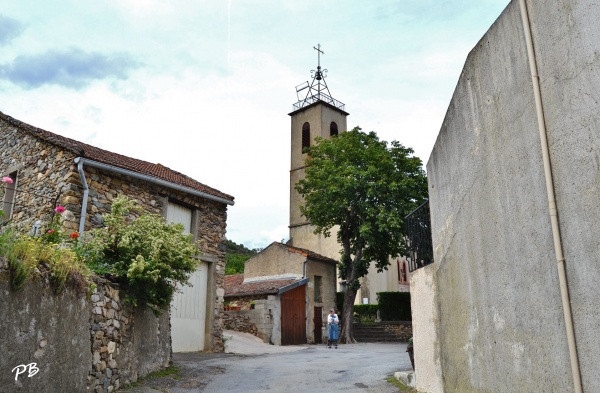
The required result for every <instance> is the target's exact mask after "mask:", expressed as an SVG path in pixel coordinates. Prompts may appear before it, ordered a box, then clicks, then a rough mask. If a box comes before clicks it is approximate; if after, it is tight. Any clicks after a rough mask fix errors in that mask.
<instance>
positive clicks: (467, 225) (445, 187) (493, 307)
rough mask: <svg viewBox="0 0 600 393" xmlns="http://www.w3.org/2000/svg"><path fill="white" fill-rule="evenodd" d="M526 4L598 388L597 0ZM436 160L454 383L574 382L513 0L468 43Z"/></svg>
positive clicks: (589, 376)
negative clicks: (475, 40)
mask: <svg viewBox="0 0 600 393" xmlns="http://www.w3.org/2000/svg"><path fill="white" fill-rule="evenodd" d="M528 6H529V7H530V13H531V15H530V19H531V23H532V26H533V40H534V44H535V46H536V53H537V55H538V56H539V58H538V65H539V70H540V72H539V74H540V81H541V84H542V98H543V100H544V109H545V112H546V117H547V125H548V131H549V144H550V153H551V159H552V163H553V167H554V177H555V180H556V187H557V202H558V208H559V217H560V221H561V225H562V226H563V239H564V240H565V245H564V248H565V256H566V259H567V272H568V278H569V285H570V289H571V294H572V295H571V300H572V303H573V309H574V317H575V329H576V334H577V338H578V341H579V351H580V359H581V362H582V377H583V381H584V391H596V390H598V389H600V380H599V378H600V377H599V376H598V375H597V372H595V370H597V364H596V363H595V361H596V360H597V359H598V357H599V356H600V352H599V351H600V345H598V344H599V343H598V340H599V338H598V335H597V327H598V326H599V325H600V317H599V316H598V313H595V312H593V305H594V304H598V301H599V300H600V299H599V292H598V289H597V285H595V286H594V283H597V282H598V279H599V278H600V271H599V268H598V264H597V263H596V262H594V261H597V260H598V256H599V255H598V253H599V252H600V247H598V246H599V244H600V242H599V240H598V236H597V235H595V234H597V233H598V232H599V229H600V228H598V224H597V223H598V222H600V220H598V218H600V217H598V215H599V214H600V210H599V209H598V205H599V202H598V201H599V200H600V198H599V196H600V195H598V193H599V192H600V191H599V187H598V186H599V185H600V184H599V178H598V168H599V164H598V162H600V159H599V157H598V150H600V138H598V133H597V126H598V124H597V123H598V120H597V109H598V105H597V102H598V100H597V99H596V97H597V96H598V93H597V92H598V91H600V89H599V87H600V86H599V83H600V77H599V76H598V75H600V74H599V73H598V66H599V57H598V55H597V48H598V47H599V45H598V44H599V42H600V40H599V37H600V34H598V32H597V29H596V28H595V24H596V22H595V21H597V20H598V18H599V17H600V7H599V6H598V2H596V1H575V2H567V1H561V2H559V3H557V4H552V5H547V4H544V3H540V2H528ZM427 168H428V174H429V191H430V201H431V217H432V228H433V242H434V253H435V260H436V262H435V263H436V269H437V272H436V273H437V286H438V296H439V318H440V321H441V324H440V327H441V331H440V337H441V340H440V359H441V362H442V368H443V375H444V385H445V389H446V391H448V392H453V391H455V392H496V391H507V390H508V391H511V392H532V391H560V392H570V391H573V384H572V379H571V373H570V364H569V361H568V351H567V344H566V342H567V339H566V334H565V325H564V322H563V311H562V305H561V298H560V291H559V285H558V276H557V272H556V256H555V252H554V246H553V243H552V233H551V228H550V219H549V215H548V208H547V206H548V203H547V196H546V184H545V179H544V176H543V163H542V155H541V148H540V139H539V134H538V125H537V119H536V114H535V104H534V96H533V88H532V82H531V75H530V71H529V65H528V59H527V54H526V49H525V40H524V35H523V29H522V25H521V15H520V9H519V4H518V2H517V1H513V2H511V4H509V6H508V7H507V8H506V10H505V11H504V12H503V13H502V15H501V16H500V18H499V19H498V20H497V21H496V22H495V23H494V25H493V26H492V27H491V28H490V30H489V31H488V32H487V33H486V35H485V36H484V37H483V38H482V39H481V40H480V42H479V43H478V44H477V46H476V47H475V48H474V49H473V51H472V52H471V53H470V54H469V57H468V59H467V61H466V63H465V67H464V69H463V72H462V74H461V76H460V79H459V82H458V84H457V87H456V91H455V93H454V96H453V98H452V101H451V103H450V106H449V108H448V112H447V115H446V118H445V120H444V124H443V126H442V128H441V130H440V134H439V136H438V139H437V141H436V145H435V147H434V150H433V152H432V155H431V158H430V160H429V163H428V165H427ZM417 367H418V366H417ZM418 378H419V377H418V375H417V379H418ZM507 385H510V387H509V386H507Z"/></svg>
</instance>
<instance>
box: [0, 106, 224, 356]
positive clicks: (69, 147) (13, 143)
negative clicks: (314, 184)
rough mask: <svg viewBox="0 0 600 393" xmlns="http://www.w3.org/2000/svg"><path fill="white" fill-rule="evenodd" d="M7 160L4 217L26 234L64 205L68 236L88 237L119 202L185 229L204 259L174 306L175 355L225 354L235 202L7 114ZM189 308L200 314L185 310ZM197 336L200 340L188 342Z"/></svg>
mask: <svg viewBox="0 0 600 393" xmlns="http://www.w3.org/2000/svg"><path fill="white" fill-rule="evenodd" d="M0 155H1V158H0V160H1V161H0V172H1V173H2V176H9V177H11V178H12V179H13V183H12V184H10V185H9V186H10V187H7V189H6V192H5V193H4V196H3V211H4V212H5V214H6V215H7V217H6V219H11V220H12V222H13V223H14V225H16V226H17V227H19V228H20V229H21V231H24V232H33V231H36V230H39V228H40V227H41V228H43V227H44V225H46V224H47V223H48V222H49V221H50V219H51V217H52V213H53V209H54V207H55V206H56V205H58V204H60V205H62V206H64V207H65V209H66V211H65V213H63V214H62V217H63V219H64V223H63V225H64V227H65V228H66V229H68V230H73V231H79V232H80V233H83V232H85V231H87V230H90V229H91V228H94V227H101V226H103V223H102V214H104V213H106V212H108V211H109V209H110V204H111V201H112V200H113V199H114V198H116V197H117V196H119V195H124V196H127V197H129V198H131V199H134V200H136V201H137V202H138V203H139V205H140V206H141V207H142V208H143V209H144V210H145V211H147V212H149V213H155V214H159V215H163V216H164V217H165V218H166V219H167V220H168V221H170V222H180V223H183V224H184V227H186V230H187V231H189V232H190V233H192V234H193V238H194V240H196V241H199V247H200V251H201V254H202V256H201V257H200V263H199V269H198V271H197V272H196V273H195V274H194V275H193V276H192V281H193V282H194V283H195V285H194V287H192V288H194V289H191V288H184V293H186V292H192V293H188V295H187V296H184V298H185V299H186V300H185V301H184V300H182V299H181V295H178V298H177V299H176V300H175V301H174V303H173V308H172V321H171V322H172V329H173V345H174V350H175V351H179V350H182V351H187V350H211V351H222V350H223V342H222V334H221V333H222V320H221V317H220V315H221V312H222V308H223V294H224V289H223V288H224V282H223V280H224V279H223V274H224V270H225V269H224V265H225V260H224V247H223V246H222V243H223V242H224V240H225V231H226V219H227V206H229V205H233V201H234V199H233V197H232V196H230V195H227V194H225V193H222V192H220V191H218V190H215V189H213V188H211V187H208V186H206V185H204V184H202V183H200V182H197V181H195V180H193V179H191V178H189V177H187V176H185V175H183V174H181V173H179V172H176V171H173V170H171V169H169V168H167V167H164V166H162V165H160V164H152V163H149V162H145V161H142V160H137V159H134V158H131V157H127V156H123V155H120V154H116V153H112V152H109V151H106V150H103V149H99V148H97V147H94V146H91V145H88V144H85V143H82V142H78V141H75V140H73V139H70V138H65V137H62V136H60V135H57V134H54V133H51V132H48V131H45V130H42V129H40V128H36V127H33V126H31V125H28V124H26V123H23V122H21V121H19V120H16V119H14V118H12V117H10V116H8V115H5V114H3V113H0ZM198 290H200V291H202V293H198ZM190 295H191V296H190ZM186 301H187V302H191V303H190V304H188V305H189V306H190V307H191V308H192V309H193V310H191V311H183V310H184V307H183V306H184V304H186V303H185V302H186ZM182 302H183V303H182ZM190 320H192V321H193V322H190ZM190 324H191V325H192V326H193V327H192V328H190ZM190 329H191V330H193V331H194V336H193V338H190V336H186V334H189V333H190ZM180 338H181V339H182V340H179V339H180ZM178 341H182V343H181V345H180V344H178Z"/></svg>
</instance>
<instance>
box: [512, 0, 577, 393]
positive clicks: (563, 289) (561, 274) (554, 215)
mask: <svg viewBox="0 0 600 393" xmlns="http://www.w3.org/2000/svg"><path fill="white" fill-rule="evenodd" d="M519 4H520V6H521V19H522V21H523V30H524V32H525V41H526V43H527V56H528V57H529V68H530V70H531V79H532V81H533V93H534V96H535V108H536V113H537V120H538V129H539V132H540V141H541V145H542V156H543V159H544V175H545V177H546V191H547V194H548V207H549V214H550V222H551V224H552V237H553V240H554V251H555V253H556V261H557V269H558V278H559V282H560V294H561V298H562V306H563V313H564V318H565V327H566V329H567V342H568V345H569V356H570V358H571V373H572V374H573V385H574V388H575V393H581V392H582V391H583V390H582V387H581V374H580V371H579V360H578V358H577V344H576V342H575V333H574V329H573V316H572V312H571V303H570V300H569V288H568V286H567V276H566V272H565V257H564V255H563V247H562V241H561V235H560V226H559V223H558V209H557V207H556V198H555V193H554V182H553V180H552V167H551V164H550V154H549V153H548V139H547V135H546V121H545V119H544V110H543V107H542V96H541V93H540V81H539V75H538V69H537V64H536V60H535V53H534V51H533V41H532V39H531V26H530V25H529V15H528V13H527V5H526V4H525V0H519Z"/></svg>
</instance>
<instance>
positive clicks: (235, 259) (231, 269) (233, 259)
mask: <svg viewBox="0 0 600 393" xmlns="http://www.w3.org/2000/svg"><path fill="white" fill-rule="evenodd" d="M225 246H226V247H227V250H226V252H225V275H232V274H242V273H244V263H245V262H246V261H247V260H248V259H250V258H252V257H253V256H255V255H256V254H258V252H259V251H260V250H259V249H253V250H250V249H248V248H246V247H245V246H244V245H243V244H237V243H235V242H233V241H231V240H226V241H225Z"/></svg>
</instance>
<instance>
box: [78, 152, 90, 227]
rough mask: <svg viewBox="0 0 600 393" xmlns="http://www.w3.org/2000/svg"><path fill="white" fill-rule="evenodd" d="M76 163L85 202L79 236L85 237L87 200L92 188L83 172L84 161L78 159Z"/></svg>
mask: <svg viewBox="0 0 600 393" xmlns="http://www.w3.org/2000/svg"><path fill="white" fill-rule="evenodd" d="M75 163H76V164H77V172H79V178H80V179H81V184H83V201H82V202H81V216H80V218H79V235H80V236H81V235H83V231H84V229H85V217H86V215H87V200H88V195H89V193H90V188H89V187H88V184H87V180H86V179H85V172H84V171H83V159H81V158H80V157H77V158H76V159H75Z"/></svg>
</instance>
